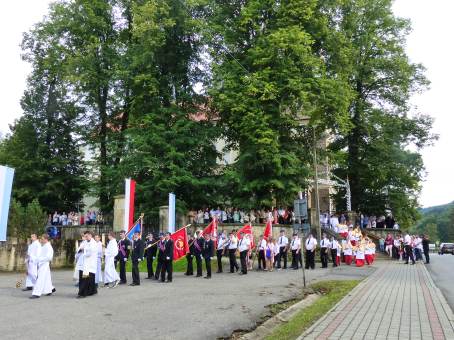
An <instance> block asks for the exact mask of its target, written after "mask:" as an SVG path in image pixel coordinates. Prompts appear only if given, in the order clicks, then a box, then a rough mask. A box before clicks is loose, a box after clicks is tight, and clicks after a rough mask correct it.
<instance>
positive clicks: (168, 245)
mask: <svg viewBox="0 0 454 340" xmlns="http://www.w3.org/2000/svg"><path fill="white" fill-rule="evenodd" d="M170 235H171V234H170V232H166V236H165V239H164V251H163V254H162V255H163V262H162V268H161V282H167V283H170V282H172V274H173V247H174V244H173V241H172V239H171V238H170ZM166 273H167V280H166Z"/></svg>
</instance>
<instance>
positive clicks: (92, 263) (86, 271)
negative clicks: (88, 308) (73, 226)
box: [77, 231, 98, 298]
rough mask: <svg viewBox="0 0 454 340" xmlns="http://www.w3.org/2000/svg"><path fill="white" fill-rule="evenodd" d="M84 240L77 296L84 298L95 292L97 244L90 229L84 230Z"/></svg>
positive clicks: (96, 291)
mask: <svg viewBox="0 0 454 340" xmlns="http://www.w3.org/2000/svg"><path fill="white" fill-rule="evenodd" d="M84 234H85V238H86V240H85V242H84V243H83V245H82V248H83V252H84V255H83V256H84V267H83V270H81V271H79V293H78V295H77V297H78V298H84V297H87V296H90V295H93V294H97V293H98V290H97V289H96V284H95V275H96V270H97V262H98V245H97V244H96V241H95V240H94V239H93V234H92V232H91V231H86V232H85V233H84Z"/></svg>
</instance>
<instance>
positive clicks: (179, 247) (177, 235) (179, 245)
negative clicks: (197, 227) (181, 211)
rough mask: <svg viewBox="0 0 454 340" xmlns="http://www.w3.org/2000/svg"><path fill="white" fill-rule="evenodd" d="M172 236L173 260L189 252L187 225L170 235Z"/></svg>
mask: <svg viewBox="0 0 454 340" xmlns="http://www.w3.org/2000/svg"><path fill="white" fill-rule="evenodd" d="M170 238H171V240H172V241H173V260H174V261H176V260H178V259H179V258H180V257H183V256H185V255H186V254H187V253H188V252H189V244H188V233H187V231H186V227H184V228H181V229H180V230H178V231H176V232H174V233H173V234H172V235H170Z"/></svg>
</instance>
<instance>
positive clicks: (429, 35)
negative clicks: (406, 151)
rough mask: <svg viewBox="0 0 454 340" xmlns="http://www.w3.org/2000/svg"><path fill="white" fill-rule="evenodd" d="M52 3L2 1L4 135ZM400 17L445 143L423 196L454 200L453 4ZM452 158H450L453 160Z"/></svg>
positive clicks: (412, 7)
mask: <svg viewBox="0 0 454 340" xmlns="http://www.w3.org/2000/svg"><path fill="white" fill-rule="evenodd" d="M49 3H50V1H49V0H14V1H3V2H2V6H1V8H2V11H1V12H0V46H1V47H2V49H1V51H2V52H1V54H0V74H1V80H0V94H1V97H0V98H1V104H2V106H1V113H0V133H2V134H5V133H7V132H8V126H9V124H10V123H12V122H13V121H14V119H15V118H17V117H19V116H20V114H21V108H20V105H19V100H20V98H21V96H22V93H23V91H24V88H25V79H26V76H27V74H28V73H29V72H30V67H29V66H28V65H27V64H26V63H24V62H22V61H21V59H20V48H19V43H20V41H21V39H22V32H24V31H27V30H28V29H29V28H30V27H31V26H32V25H33V24H34V23H36V22H37V21H39V20H41V18H42V17H43V16H44V15H45V14H46V12H47V8H48V4H49ZM394 9H395V12H396V14H397V15H399V16H401V17H406V18H409V19H411V21H412V25H413V32H412V33H411V35H410V36H409V38H408V45H407V50H408V54H409V56H410V58H411V60H412V61H414V62H420V63H423V64H424V66H425V67H426V68H427V77H428V78H429V79H430V81H431V82H432V85H431V89H430V90H429V91H427V92H425V93H424V94H422V95H418V96H415V97H414V98H412V102H413V104H414V105H416V106H417V107H418V110H419V111H420V112H424V113H428V114H430V115H431V116H433V117H434V118H435V126H434V132H435V133H437V134H439V136H440V139H439V140H438V142H437V143H436V145H435V146H434V147H431V148H428V149H426V150H424V151H423V157H424V162H425V164H426V169H427V172H428V175H427V178H426V181H425V182H424V183H423V191H422V194H421V197H420V204H421V205H422V206H432V205H438V204H444V203H448V202H451V201H453V200H454V180H453V177H454V161H453V157H452V155H453V147H454V114H453V112H452V98H453V97H454V91H453V86H452V82H453V80H454V67H453V66H452V63H453V54H454V53H453V52H454V46H453V44H452V36H453V33H454V24H453V23H452V13H454V1H453V0H431V1H427V0H397V1H396V2H395V5H394ZM450 155H451V156H450Z"/></svg>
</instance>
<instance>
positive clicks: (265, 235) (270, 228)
mask: <svg viewBox="0 0 454 340" xmlns="http://www.w3.org/2000/svg"><path fill="white" fill-rule="evenodd" d="M271 236H273V222H272V221H271V220H268V222H266V226H265V231H264V232H263V238H264V239H265V240H268V238H269V237H271Z"/></svg>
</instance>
